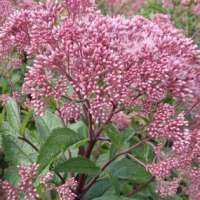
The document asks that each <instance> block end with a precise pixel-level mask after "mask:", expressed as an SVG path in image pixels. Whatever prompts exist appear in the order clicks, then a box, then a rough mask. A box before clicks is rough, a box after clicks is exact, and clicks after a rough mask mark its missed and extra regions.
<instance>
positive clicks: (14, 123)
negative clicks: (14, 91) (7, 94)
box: [6, 98, 21, 131]
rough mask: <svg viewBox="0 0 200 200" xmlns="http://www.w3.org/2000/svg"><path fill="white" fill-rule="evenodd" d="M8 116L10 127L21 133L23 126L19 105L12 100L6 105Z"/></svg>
mask: <svg viewBox="0 0 200 200" xmlns="http://www.w3.org/2000/svg"><path fill="white" fill-rule="evenodd" d="M6 115H7V121H8V122H9V124H10V126H11V127H12V128H13V129H15V130H16V131H19V130H20V124H21V120H20V111H19V108H18V106H17V103H16V102H15V100H14V99H12V98H9V100H8V102H7V104H6Z"/></svg>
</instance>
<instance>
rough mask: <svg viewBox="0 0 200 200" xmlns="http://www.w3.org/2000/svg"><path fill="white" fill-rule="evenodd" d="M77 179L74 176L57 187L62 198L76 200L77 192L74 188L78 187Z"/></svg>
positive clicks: (63, 199)
mask: <svg viewBox="0 0 200 200" xmlns="http://www.w3.org/2000/svg"><path fill="white" fill-rule="evenodd" d="M76 186H77V181H76V180H75V179H74V178H72V179H69V180H67V181H66V182H65V184H63V185H61V186H59V187H57V189H56V191H57V192H58V194H59V197H60V200H75V198H76V194H75V193H74V192H73V190H75V189H76Z"/></svg>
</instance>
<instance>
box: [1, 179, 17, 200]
mask: <svg viewBox="0 0 200 200" xmlns="http://www.w3.org/2000/svg"><path fill="white" fill-rule="evenodd" d="M0 188H2V189H3V191H4V192H5V195H6V200H18V195H19V191H18V190H17V189H16V188H15V187H13V186H12V185H11V184H10V183H9V182H8V181H0Z"/></svg>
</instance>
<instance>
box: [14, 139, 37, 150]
mask: <svg viewBox="0 0 200 200" xmlns="http://www.w3.org/2000/svg"><path fill="white" fill-rule="evenodd" d="M18 139H19V140H22V141H24V142H26V143H27V144H28V145H30V146H31V147H32V148H33V149H34V150H35V151H36V152H39V149H38V148H37V147H36V146H35V145H34V144H33V143H32V142H31V141H30V140H28V139H27V138H26V137H25V136H23V137H21V136H19V137H18Z"/></svg>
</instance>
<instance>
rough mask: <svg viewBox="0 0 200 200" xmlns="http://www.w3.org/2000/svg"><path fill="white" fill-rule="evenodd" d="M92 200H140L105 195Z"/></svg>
mask: <svg viewBox="0 0 200 200" xmlns="http://www.w3.org/2000/svg"><path fill="white" fill-rule="evenodd" d="M94 200H140V199H137V198H128V197H123V196H116V195H105V196H102V197H99V198H95V199H94Z"/></svg>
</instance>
